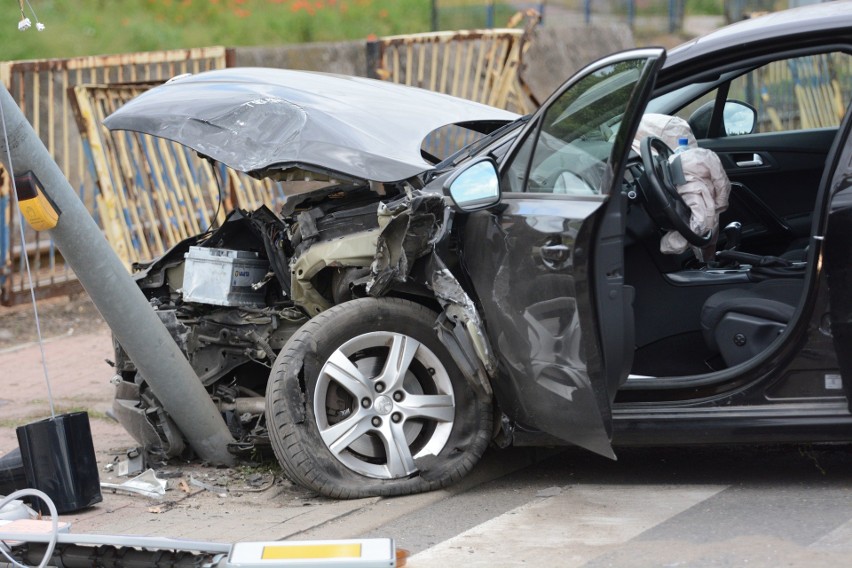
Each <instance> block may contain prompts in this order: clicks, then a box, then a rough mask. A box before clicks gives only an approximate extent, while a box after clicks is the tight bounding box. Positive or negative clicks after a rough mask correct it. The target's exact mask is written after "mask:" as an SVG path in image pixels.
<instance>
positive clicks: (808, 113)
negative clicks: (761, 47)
mask: <svg viewBox="0 0 852 568" xmlns="http://www.w3.org/2000/svg"><path fill="white" fill-rule="evenodd" d="M851 97H852V55H849V54H847V53H839V52H838V53H823V54H818V55H808V56H803V57H795V58H792V59H784V60H780V61H773V62H772V63H769V64H767V65H764V66H763V67H760V68H758V69H755V70H754V71H751V72H750V73H746V74H745V75H741V76H739V77H737V78H736V79H734V80H733V81H732V82H731V88H730V91H729V93H728V99H736V100H740V101H744V102H747V103H748V104H750V105H751V106H753V107H754V108H755V109H757V126H756V128H755V130H754V131H755V132H788V131H791V130H806V129H811V128H824V127H836V126H838V125H839V124H840V120H841V119H842V118H843V115H844V114H845V112H846V108H847V106H848V105H849V100H850V98H851Z"/></svg>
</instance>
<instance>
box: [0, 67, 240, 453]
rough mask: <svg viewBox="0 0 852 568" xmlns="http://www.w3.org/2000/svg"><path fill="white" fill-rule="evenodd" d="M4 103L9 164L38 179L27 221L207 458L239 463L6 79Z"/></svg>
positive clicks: (2, 145)
mask: <svg viewBox="0 0 852 568" xmlns="http://www.w3.org/2000/svg"><path fill="white" fill-rule="evenodd" d="M0 109H2V111H3V117H4V120H5V133H6V134H7V135H8V139H7V138H6V137H5V136H3V134H2V133H0V154H2V158H1V159H2V161H3V164H4V165H6V167H7V169H8V170H9V171H10V172H11V173H14V175H15V176H16V178H17V177H19V176H21V177H22V176H23V175H24V174H27V173H28V172H32V174H34V178H33V176H30V177H29V179H30V180H31V181H32V180H33V179H37V182H34V183H30V184H27V185H29V187H28V188H26V189H25V190H24V191H26V190H27V189H28V190H29V194H28V195H23V196H19V201H20V203H21V205H22V210H24V213H25V215H26V217H27V220H28V221H29V222H30V224H32V225H33V226H34V227H36V228H38V229H42V230H47V231H48V232H49V234H50V237H51V238H52V239H53V241H54V242H55V243H56V246H57V247H59V250H60V251H61V252H62V256H63V257H64V258H65V261H66V262H67V263H68V264H69V266H71V268H72V269H73V270H74V273H75V274H76V275H77V278H78V279H79V281H80V283H81V284H82V285H83V288H85V290H86V292H88V294H89V296H90V297H91V299H92V301H93V302H94V304H95V306H96V307H97V308H98V311H99V312H100V313H101V315H102V316H103V318H104V320H106V322H107V324H108V325H109V327H110V329H112V332H113V333H114V334H115V337H116V338H117V339H118V341H119V342H120V343H121V345H122V347H123V348H124V350H125V351H126V352H127V354H128V355H129V356H130V359H131V360H132V361H133V363H134V364H135V365H136V367H137V369H138V370H139V372H140V373H141V374H142V375H143V376H144V377H145V379H146V380H147V381H148V384H149V385H150V386H151V389H152V390H153V392H154V394H155V395H156V396H157V398H158V399H159V400H160V402H161V403H162V405H163V407H164V408H165V410H166V412H168V413H169V415H170V416H171V417H172V419H173V420H174V421H175V423H176V424H177V426H178V427H179V428H180V430H181V432H182V433H183V435H184V436H185V437H186V439H187V441H188V442H189V444H190V446H191V447H192V449H193V450H195V452H196V453H197V454H198V455H199V456H200V457H201V458H202V459H203V460H205V461H208V462H211V463H215V464H223V465H230V464H232V463H233V461H234V458H233V456H232V455H231V454H230V453H229V452H228V449H227V447H228V444H229V443H232V442H233V441H234V440H233V437H232V436H231V434H230V432H229V431H228V428H227V425H226V424H225V422H224V420H223V419H222V416H221V415H220V414H219V412H218V410H217V409H216V407H215V406H214V404H213V401H212V400H211V399H210V396H209V395H208V394H207V391H206V390H205V389H204V386H203V385H202V384H201V382H200V381H199V380H198V377H197V376H196V374H195V372H194V371H193V370H192V367H191V366H190V364H189V362H188V361H187V360H186V358H185V357H184V355H183V353H182V352H181V351H180V349H179V348H178V346H177V344H176V343H175V342H174V340H173V339H172V337H171V335H170V334H169V332H168V331H167V330H166V328H165V326H164V325H163V324H162V322H161V321H160V319H159V318H158V317H157V315H156V313H155V312H154V310H153V309H152V308H151V306H150V304H149V303H148V300H147V299H146V298H145V296H144V294H143V293H142V291H141V290H140V289H139V287H138V286H136V284H135V282H134V281H133V279H132V277H131V276H130V274H129V273H128V271H127V269H126V268H125V267H124V265H123V264H122V263H121V261H120V260H119V258H118V256H116V254H115V253H114V252H113V250H112V249H111V248H110V246H109V244H108V243H107V241H106V239H105V238H104V236H103V234H102V233H101V231H100V229H99V228H98V226H97V225H96V224H95V221H94V219H92V217H91V215H89V212H88V211H87V210H86V208H85V206H84V205H83V203H82V202H81V201H80V200H79V199H78V198H77V195H76V194H75V193H74V190H73V189H72V188H71V185H70V184H69V183H68V180H67V179H65V177H64V176H63V174H62V172H61V171H60V169H59V166H57V165H56V163H55V162H54V161H53V158H52V157H51V156H50V154H49V153H48V151H47V149H46V148H45V147H44V144H43V143H42V142H41V140H40V139H39V138H38V136H37V135H36V133H35V131H34V130H33V128H32V126H31V125H30V124H29V122H27V119H26V118H25V117H24V115H23V113H22V112H21V110H20V108H18V105H17V104H16V103H15V101H14V100H13V99H12V97H11V95H10V94H9V92H8V91H7V90H6V87H5V86H3V85H2V84H0ZM10 160H11V164H10V163H9V161H10ZM38 182H40V184H39V183H38ZM22 185H24V184H23V183H22ZM33 185H39V186H40V187H38V188H35V187H33ZM41 186H43V187H41ZM39 200H40V201H39ZM24 207H32V209H30V210H29V211H28V210H25V209H24Z"/></svg>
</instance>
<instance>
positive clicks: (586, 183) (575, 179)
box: [504, 59, 647, 196]
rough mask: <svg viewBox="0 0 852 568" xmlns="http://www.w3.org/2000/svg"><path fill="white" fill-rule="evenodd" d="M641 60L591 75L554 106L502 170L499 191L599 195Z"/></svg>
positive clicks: (615, 64) (637, 75) (616, 64)
mask: <svg viewBox="0 0 852 568" xmlns="http://www.w3.org/2000/svg"><path fill="white" fill-rule="evenodd" d="M646 62H647V61H646V60H645V59H638V60H629V61H621V62H618V63H614V64H611V65H607V66H604V67H602V68H600V69H598V70H597V71H594V72H592V73H590V74H588V75H586V76H585V77H583V78H581V79H580V80H579V81H577V82H576V83H574V84H573V85H572V86H571V87H569V88H568V89H567V90H566V91H565V92H564V93H562V95H560V96H559V98H558V99H556V100H555V101H553V103H552V104H551V105H550V107H549V108H548V109H547V110H546V111H545V113H544V115H543V116H542V117H541V119H540V126H539V128H538V130H537V131H533V133H532V134H531V135H530V136H528V137H527V139H526V140H525V141H524V142H523V143H522V145H521V146H520V148H519V150H518V151H517V153H516V154H515V156H513V157H512V163H511V164H510V166H509V167H508V168H506V170H505V179H504V188H509V189H510V191H527V192H536V193H550V194H561V195H577V196H589V195H597V194H600V193H601V191H602V182H603V180H604V178H605V173H606V172H607V168H608V166H609V159H610V154H611V153H612V147H613V143H614V141H615V137H616V134H617V133H618V130H619V127H620V126H621V120H622V117H623V116H624V113H625V111H626V110H627V104H628V102H629V100H630V96H631V94H632V93H633V90H634V88H635V86H636V84H637V82H638V81H639V79H640V76H641V73H642V70H643V69H644V66H645V64H646Z"/></svg>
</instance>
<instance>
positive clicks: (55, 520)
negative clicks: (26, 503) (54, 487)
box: [0, 489, 59, 568]
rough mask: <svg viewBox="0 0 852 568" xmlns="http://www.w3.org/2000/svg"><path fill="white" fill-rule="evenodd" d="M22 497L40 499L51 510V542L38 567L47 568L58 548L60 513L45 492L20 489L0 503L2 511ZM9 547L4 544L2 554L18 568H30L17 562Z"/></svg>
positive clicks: (1, 549) (1, 547)
mask: <svg viewBox="0 0 852 568" xmlns="http://www.w3.org/2000/svg"><path fill="white" fill-rule="evenodd" d="M21 497H38V498H39V499H41V500H42V501H44V502H45V504H47V508H48V509H49V510H50V527H51V531H50V540H49V541H48V542H47V550H46V551H45V552H44V558H42V560H41V563H40V564H39V565H38V568H45V566H47V563H48V562H49V561H50V559H51V557H53V549H54V548H56V541H57V540H58V539H59V513H57V512H56V505H54V504H53V501H51V499H50V497H48V496H47V495H45V494H44V493H43V492H41V491H39V490H38V489H19V490H18V491H15V492H14V493H11V494H10V495H7V496H6V497H4V498H3V500H2V501H0V509H2V508H3V507H5V506H6V505H7V504H9V503H11V502H12V501H14V500H15V499H19V498H21ZM7 546H8V545H6V543H5V542H4V543H3V546H0V553H2V554H3V556H5V557H6V560H8V561H9V562H11V563H12V564H14V565H15V566H17V567H18V568H29V566H26V565H24V564H21V563H20V562H18V561H17V560H15V559H14V558H12V557H11V555H9V553H8V552H7V550H8V548H7Z"/></svg>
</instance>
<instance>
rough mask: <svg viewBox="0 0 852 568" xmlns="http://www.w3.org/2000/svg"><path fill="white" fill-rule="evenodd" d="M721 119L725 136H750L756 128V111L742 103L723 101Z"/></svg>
mask: <svg viewBox="0 0 852 568" xmlns="http://www.w3.org/2000/svg"><path fill="white" fill-rule="evenodd" d="M722 118H723V119H724V121H725V134H726V135H727V136H740V135H742V134H751V133H752V132H754V127H755V126H757V109H755V108H754V107H753V106H751V105H750V104H748V103H744V102H742V101H725V110H724V111H722Z"/></svg>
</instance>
